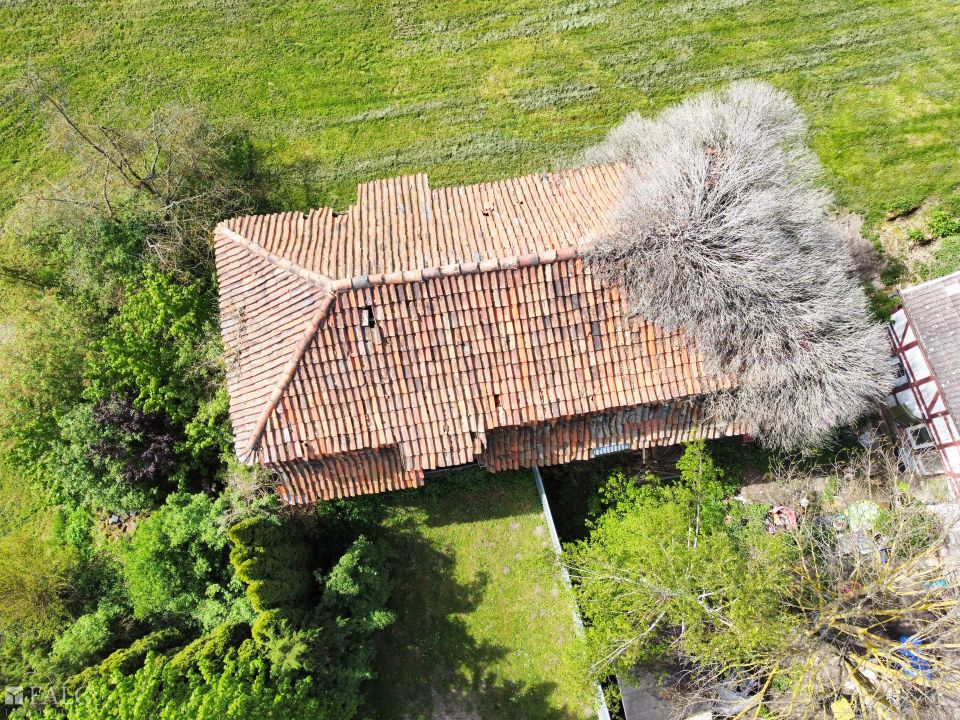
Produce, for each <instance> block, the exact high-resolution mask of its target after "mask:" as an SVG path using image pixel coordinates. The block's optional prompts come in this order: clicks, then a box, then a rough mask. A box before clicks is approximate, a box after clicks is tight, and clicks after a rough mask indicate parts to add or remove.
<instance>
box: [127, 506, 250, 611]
mask: <svg viewBox="0 0 960 720" xmlns="http://www.w3.org/2000/svg"><path fill="white" fill-rule="evenodd" d="M221 505H222V501H214V500H212V499H211V498H210V497H209V496H208V495H205V494H202V493H198V494H194V495H190V494H186V493H176V494H173V495H171V496H170V497H169V498H167V502H166V503H165V504H164V505H163V506H162V507H161V508H160V509H159V510H157V511H156V512H154V513H153V514H151V515H150V517H148V518H147V519H146V520H144V521H143V522H142V523H141V524H140V526H139V527H138V528H137V531H136V533H134V536H133V538H132V540H131V541H130V543H129V547H128V548H127V549H126V551H125V558H124V559H125V564H124V568H123V575H124V579H125V581H126V586H127V589H128V592H129V595H130V601H131V602H132V604H133V611H134V615H135V616H136V617H137V618H141V619H150V620H153V621H167V622H174V623H181V624H182V623H186V624H200V621H201V618H203V624H204V625H206V626H207V627H212V626H214V625H217V624H219V623H220V622H222V621H223V620H224V619H225V618H226V617H227V616H228V615H229V614H230V612H231V607H232V605H233V604H234V603H235V602H236V601H237V600H238V599H239V596H240V593H241V592H242V590H241V588H240V587H239V586H238V585H237V584H236V583H235V582H233V581H232V579H231V578H230V577H229V576H227V577H225V575H226V573H225V572H224V568H223V565H224V561H225V560H226V545H227V541H226V538H225V537H224V536H223V535H221V534H220V533H219V532H218V528H217V524H216V518H217V516H218V515H219V513H220V511H221V510H222V507H221ZM211 588H212V592H211ZM211 605H212V606H213V607H212V608H211V607H210V606H211Z"/></svg>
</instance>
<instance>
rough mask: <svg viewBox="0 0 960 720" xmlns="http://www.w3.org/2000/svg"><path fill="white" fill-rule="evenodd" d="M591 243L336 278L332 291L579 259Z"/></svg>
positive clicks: (331, 285)
mask: <svg viewBox="0 0 960 720" xmlns="http://www.w3.org/2000/svg"><path fill="white" fill-rule="evenodd" d="M589 245H590V243H589V242H585V243H581V245H580V246H579V247H578V246H576V245H567V246H566V247H562V248H560V249H559V250H544V251H543V252H540V253H529V254H527V255H511V256H509V257H503V258H493V259H490V260H480V261H474V262H463V263H450V264H448V265H434V266H432V267H426V268H419V269H417V270H399V271H396V272H392V273H374V274H372V275H355V276H353V277H350V278H341V279H339V280H334V281H332V282H331V284H330V291H331V292H333V293H336V294H339V293H341V292H346V291H348V290H360V289H362V288H371V287H375V286H377V285H404V284H407V283H416V282H426V281H427V280H436V279H438V278H445V277H456V276H458V275H476V274H478V273H486V272H493V271H495V270H516V269H517V268H525V267H535V266H537V265H550V264H552V263H556V262H564V261H566V260H575V259H576V258H578V257H581V256H582V255H583V253H582V252H581V249H580V248H581V247H584V246H587V247H589Z"/></svg>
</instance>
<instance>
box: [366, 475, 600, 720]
mask: <svg viewBox="0 0 960 720" xmlns="http://www.w3.org/2000/svg"><path fill="white" fill-rule="evenodd" d="M387 502H388V504H389V505H390V510H389V512H388V516H389V521H388V525H389V526H390V527H391V528H392V529H393V532H394V533H395V541H394V549H395V551H396V552H397V556H398V557H397V560H396V561H395V563H394V570H395V573H396V576H397V579H398V583H399V584H398V587H397V590H396V591H395V592H394V594H393V597H394V600H393V605H394V609H395V610H396V611H397V614H398V619H397V622H396V623H395V624H394V625H393V626H392V628H391V629H390V630H389V631H388V633H387V636H386V637H385V639H384V641H383V643H382V647H381V650H380V654H379V658H380V660H379V668H378V678H377V679H376V680H375V681H373V683H372V684H371V686H370V688H369V692H368V697H369V698H370V707H369V708H368V709H367V715H368V716H370V717H372V718H375V719H376V720H418V719H420V718H423V719H428V718H434V719H436V718H457V719H458V720H501V719H505V718H523V719H524V720H576V719H577V718H584V717H592V716H594V714H593V696H592V694H591V690H590V687H589V685H588V684H587V683H586V682H585V681H584V677H583V675H582V674H580V673H579V672H578V670H577V668H578V665H577V663H576V661H575V654H576V651H577V644H578V640H577V636H576V634H575V632H574V625H573V617H572V610H573V596H572V594H571V593H570V592H569V591H568V590H566V589H565V588H564V587H563V585H562V583H561V581H560V578H559V574H558V568H557V564H556V559H555V556H554V554H553V550H552V548H551V547H550V540H549V536H548V534H547V528H546V524H545V522H544V518H543V514H542V512H541V508H540V501H539V499H538V498H537V493H536V489H535V487H534V483H533V477H532V476H531V475H530V473H529V472H518V473H504V474H500V475H496V476H490V475H487V474H486V473H484V472H482V471H478V470H472V471H467V472H464V473H458V474H455V475H451V476H446V477H441V478H438V479H435V480H433V481H428V483H427V486H426V487H425V488H423V489H422V490H417V491H405V492H402V493H396V494H394V495H392V496H390V498H389V499H388V501H387Z"/></svg>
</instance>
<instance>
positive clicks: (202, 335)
mask: <svg viewBox="0 0 960 720" xmlns="http://www.w3.org/2000/svg"><path fill="white" fill-rule="evenodd" d="M215 310H216V304H215V302H214V300H213V296H212V294H211V293H210V292H209V289H208V288H204V287H203V286H202V285H201V284H200V283H199V282H193V283H188V284H183V283H180V282H177V281H176V280H175V279H174V277H173V276H172V275H170V274H166V273H162V272H160V271H158V270H155V269H151V268H148V269H147V270H146V272H145V273H144V275H143V277H142V278H141V279H140V282H139V283H138V285H137V286H136V287H134V288H132V289H131V291H130V293H129V294H128V295H127V297H126V300H125V301H124V303H123V305H122V306H121V308H120V312H119V313H118V314H117V315H116V316H115V317H114V318H112V319H111V321H110V324H109V326H108V328H107V331H106V334H105V335H104V337H103V338H102V339H101V340H100V341H99V342H98V344H97V348H96V353H95V355H94V357H93V361H92V364H91V367H90V379H91V382H92V385H93V394H94V395H95V396H96V397H107V396H109V395H110V394H111V393H117V394H121V395H122V394H127V393H130V394H132V395H133V397H134V398H135V400H136V402H137V404H138V406H139V407H140V408H141V409H142V410H144V411H146V412H162V413H165V414H166V415H167V416H169V417H170V419H171V420H172V421H173V422H174V423H176V424H177V425H178V426H181V427H182V426H184V425H186V424H187V423H189V422H190V421H191V420H193V419H194V417H195V416H196V415H197V411H198V409H199V407H200V405H201V404H203V402H204V400H205V399H206V398H207V397H208V396H210V395H212V394H213V393H212V392H211V387H212V386H213V384H214V383H215V381H216V380H218V379H219V378H220V373H219V369H218V368H217V366H216V364H215V357H213V354H214V353H215V352H216V347H217V345H216V341H215V338H216V335H217V333H216V324H215V317H216V313H215Z"/></svg>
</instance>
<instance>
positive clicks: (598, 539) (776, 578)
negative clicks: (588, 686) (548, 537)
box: [567, 442, 796, 677]
mask: <svg viewBox="0 0 960 720" xmlns="http://www.w3.org/2000/svg"><path fill="white" fill-rule="evenodd" d="M678 468H679V469H680V471H681V478H680V479H679V480H678V481H676V482H673V483H657V482H655V481H654V479H653V478H647V481H646V482H645V483H643V484H637V483H636V481H635V480H633V479H630V478H627V477H625V476H624V475H622V474H619V473H618V474H615V475H614V476H613V477H612V478H611V480H610V483H609V485H608V487H607V489H606V493H605V494H606V502H607V504H608V510H607V511H606V512H605V513H604V514H603V515H601V516H600V517H599V518H598V519H597V520H596V522H595V523H594V525H593V528H592V531H591V533H590V537H589V539H587V540H585V541H582V542H580V543H577V544H576V545H574V546H573V547H571V548H569V549H568V552H567V562H568V563H569V565H570V567H571V574H572V576H573V578H574V579H575V582H576V593H577V598H578V601H579V605H580V609H581V611H582V612H583V614H584V617H585V619H586V621H587V630H586V634H587V640H588V645H589V647H590V654H591V658H592V670H593V672H594V673H595V674H596V675H597V676H598V677H602V676H604V675H606V674H608V673H609V672H610V671H611V670H613V671H622V670H629V669H630V668H632V667H633V666H634V665H635V664H636V663H638V662H650V661H653V660H656V659H658V658H661V657H664V656H672V655H673V654H674V653H676V654H678V655H679V656H680V657H681V658H683V659H685V660H688V661H692V662H694V663H697V664H699V665H702V666H708V667H713V668H716V669H720V670H722V669H726V668H731V667H738V666H741V665H743V664H752V663H756V662H762V659H763V658H764V657H769V656H770V655H771V654H774V653H776V652H778V651H779V650H780V649H781V648H782V647H783V646H784V644H785V643H786V642H787V641H788V639H789V637H790V635H791V631H792V630H793V628H795V626H796V621H795V620H793V618H792V617H791V616H790V614H789V612H788V611H787V609H786V608H785V606H784V603H783V600H784V593H786V592H788V588H789V584H788V583H784V582H783V574H784V572H786V571H788V570H789V568H790V558H791V547H790V545H789V544H788V543H787V542H785V541H784V540H783V537H782V536H772V535H769V534H768V533H766V532H765V530H764V528H763V526H762V522H761V519H762V515H763V513H762V512H761V513H760V515H759V517H758V516H756V514H755V513H754V514H751V512H749V511H748V510H745V509H744V508H743V507H742V506H739V505H738V504H734V505H730V506H728V505H727V504H726V503H725V502H724V497H726V496H727V494H728V493H729V490H730V488H729V486H728V485H725V483H724V482H723V472H722V470H721V469H720V468H718V467H717V466H716V464H715V463H714V462H713V460H712V458H711V457H710V455H709V453H708V451H707V449H706V448H705V446H704V444H703V443H702V442H699V443H692V444H690V445H689V446H688V447H687V450H686V452H685V453H684V455H683V457H682V459H681V460H680V462H679V463H678Z"/></svg>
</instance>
